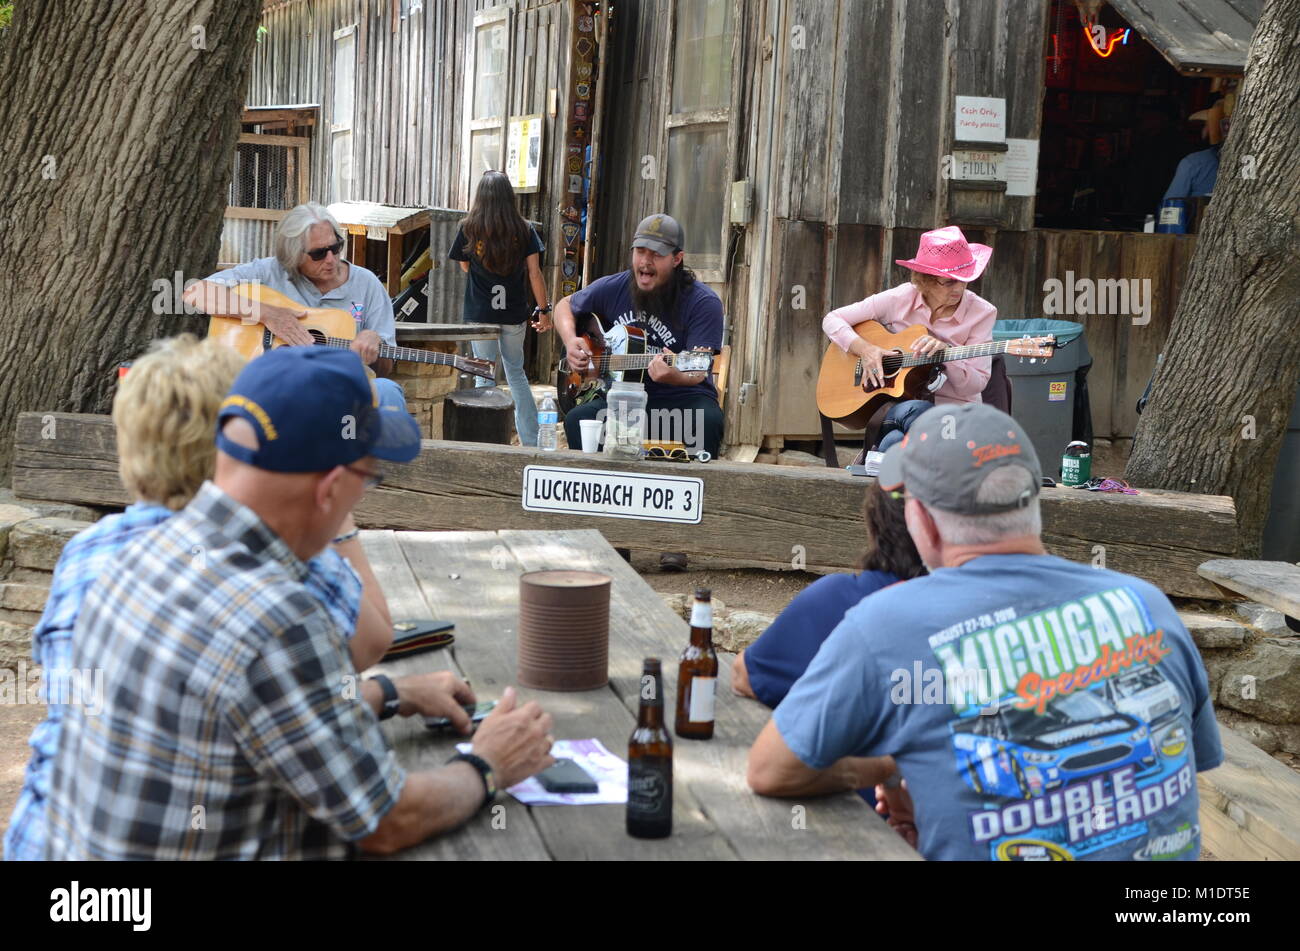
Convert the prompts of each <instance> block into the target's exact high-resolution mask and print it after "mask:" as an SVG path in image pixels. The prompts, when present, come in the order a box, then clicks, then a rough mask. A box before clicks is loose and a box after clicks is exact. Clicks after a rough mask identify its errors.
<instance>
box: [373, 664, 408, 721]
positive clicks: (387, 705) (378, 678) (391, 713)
mask: <svg viewBox="0 0 1300 951" xmlns="http://www.w3.org/2000/svg"><path fill="white" fill-rule="evenodd" d="M370 679H371V680H373V681H374V682H375V683H377V684H379V689H380V690H382V691H383V692H384V702H383V704H382V705H381V706H380V707H379V719H381V720H391V719H392V718H393V717H395V716H397V711H398V710H400V709H401V708H402V701H401V699H400V698H399V697H398V696H397V685H396V684H394V683H393V682H392V681H391V680H389V679H388V678H387V677H385V676H384V675H383V674H375V675H374V676H373V677H371V678H370Z"/></svg>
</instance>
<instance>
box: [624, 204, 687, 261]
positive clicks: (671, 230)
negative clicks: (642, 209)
mask: <svg viewBox="0 0 1300 951" xmlns="http://www.w3.org/2000/svg"><path fill="white" fill-rule="evenodd" d="M685 245H686V235H685V234H683V233H682V226H681V225H679V224H678V223H677V219H676V218H670V217H669V216H668V215H664V214H655V215H651V216H650V217H649V218H643V219H641V223H640V224H639V225H637V226H636V234H635V235H633V236H632V247H634V248H649V249H650V250H651V251H653V252H654V253H655V254H675V253H676V252H678V251H680V250H681V249H682V248H683V247H685Z"/></svg>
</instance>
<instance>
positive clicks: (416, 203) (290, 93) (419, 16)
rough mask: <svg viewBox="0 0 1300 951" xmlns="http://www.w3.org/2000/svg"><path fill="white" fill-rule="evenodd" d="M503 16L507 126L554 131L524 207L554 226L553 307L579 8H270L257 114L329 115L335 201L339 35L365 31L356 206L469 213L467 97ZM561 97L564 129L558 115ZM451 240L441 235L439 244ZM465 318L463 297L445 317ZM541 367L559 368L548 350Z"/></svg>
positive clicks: (435, 3)
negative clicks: (480, 51)
mask: <svg viewBox="0 0 1300 951" xmlns="http://www.w3.org/2000/svg"><path fill="white" fill-rule="evenodd" d="M500 7H508V8H510V10H511V16H510V19H509V40H508V42H509V44H510V46H509V48H510V50H511V54H510V56H509V60H508V69H509V79H508V82H509V86H508V91H507V106H506V117H507V118H508V117H510V116H519V115H530V114H541V115H542V116H543V118H544V122H545V130H544V133H543V142H542V168H541V174H540V183H541V189H540V191H538V192H536V193H533V194H527V195H520V196H519V205H520V211H521V213H522V214H523V215H524V217H526V218H529V219H531V220H534V221H538V222H540V223H541V224H542V226H543V230H544V239H545V241H546V244H547V251H546V254H545V255H544V257H543V274H544V276H545V278H546V283H547V285H548V287H550V288H552V289H553V290H552V297H554V289H555V288H557V287H558V284H559V282H558V275H557V272H558V269H559V262H560V261H561V260H562V254H561V253H560V247H559V242H558V241H557V239H558V235H559V217H558V214H557V209H558V207H559V206H560V204H561V199H562V198H563V196H564V195H565V191H566V186H567V176H566V173H565V169H564V158H565V155H564V141H563V138H564V127H563V121H562V117H563V116H565V115H566V114H567V110H568V106H569V104H568V96H569V90H568V83H567V82H566V77H567V75H568V56H569V44H568V37H569V32H570V29H571V22H572V17H571V15H570V10H571V8H572V4H571V2H570V0H513V2H511V0H504V2H500V0H424V2H423V3H422V4H419V5H418V6H417V5H416V4H413V3H412V2H411V0H398V2H396V3H394V2H390V0H315V2H306V0H291V2H288V3H282V4H278V5H270V6H268V9H267V10H266V12H265V14H264V15H263V19H262V25H263V26H265V27H266V29H267V32H266V33H265V34H264V36H263V39H262V41H261V42H260V43H259V44H258V46H257V49H256V52H255V54H254V60H253V70H252V78H251V80H250V83H249V90H248V97H247V103H248V104H249V105H275V104H289V103H317V104H319V105H320V107H321V113H320V122H319V124H318V126H317V127H316V129H315V130H314V132H313V136H312V146H311V198H312V199H313V200H316V201H321V202H325V203H328V202H329V201H331V200H333V197H334V196H333V194H332V188H333V183H334V181H335V175H336V172H338V171H339V169H337V168H336V158H335V155H334V151H333V147H332V133H331V124H332V122H333V121H334V120H335V116H336V109H335V103H334V79H335V76H334V73H335V52H334V43H335V40H334V34H335V31H337V30H340V29H343V28H346V27H349V26H353V25H355V27H356V64H355V73H354V76H355V80H354V83H355V85H354V107H353V110H354V111H353V121H352V155H353V168H352V175H353V180H352V184H351V194H350V197H351V198H353V199H358V200H365V201H375V202H380V203H384V204H392V205H404V206H409V207H433V208H449V209H462V210H463V209H467V208H468V207H469V203H470V201H471V199H472V189H473V186H474V183H473V182H470V181H468V173H467V171H466V164H467V162H468V156H467V155H466V154H465V147H466V142H465V131H464V118H465V88H466V83H468V82H471V81H472V73H471V69H472V67H473V48H472V42H473V30H474V16H475V14H477V13H481V12H483V11H486V10H489V9H496V8H500ZM551 90H555V106H556V110H557V111H556V116H558V117H560V118H556V117H555V116H552V115H551V114H550V111H549V108H548V107H549V106H550V101H549V100H550V93H551ZM564 203H567V201H565V202H564ZM452 233H453V234H454V231H453V232H452ZM441 237H442V234H441V232H439V234H438V236H437V237H435V242H438V241H439V239H440V238H441ZM445 243H446V245H447V246H446V247H443V246H442V245H441V244H440V243H435V247H434V252H435V256H436V257H438V258H444V257H445V256H446V252H447V250H448V249H449V248H450V243H449V242H445ZM456 277H459V275H456ZM453 298H454V300H453ZM444 303H445V304H447V307H442V306H441V305H442V304H444ZM453 305H454V308H453ZM459 306H460V301H459V294H453V295H451V296H450V297H448V298H447V300H446V301H440V302H439V306H438V310H439V312H441V311H443V310H446V311H447V313H448V314H450V313H451V310H449V309H448V308H452V309H454V310H455V311H456V312H457V313H458V312H459ZM448 319H451V318H450V317H448ZM540 362H541V363H543V364H546V365H549V364H550V363H551V355H550V352H549V350H548V351H547V352H546V353H545V354H543V355H542V359H541V361H540Z"/></svg>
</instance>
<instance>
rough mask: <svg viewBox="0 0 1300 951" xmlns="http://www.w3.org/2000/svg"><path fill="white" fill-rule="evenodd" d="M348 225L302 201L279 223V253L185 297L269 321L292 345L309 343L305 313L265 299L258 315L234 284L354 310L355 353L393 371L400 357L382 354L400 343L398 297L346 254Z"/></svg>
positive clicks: (201, 284) (205, 307)
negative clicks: (245, 307) (246, 307)
mask: <svg viewBox="0 0 1300 951" xmlns="http://www.w3.org/2000/svg"><path fill="white" fill-rule="evenodd" d="M346 244H347V242H346V241H345V239H344V235H343V229H342V228H341V227H340V226H339V223H338V221H337V220H336V219H335V217H334V216H333V215H331V214H330V213H329V211H328V210H327V209H326V208H325V207H324V206H323V205H319V204H317V203H316V202H314V201H312V202H308V203H307V204H305V205H299V206H298V207H296V208H294V209H293V211H291V212H289V213H288V214H287V215H285V216H284V218H283V219H282V220H281V221H280V224H279V226H278V227H277V228H276V229H275V255H274V256H272V257H269V258H257V259H256V260H254V261H249V262H247V263H245V264H237V265H236V266H235V267H232V268H230V269H228V270H225V271H218V272H217V273H216V274H213V275H210V276H209V277H208V278H206V279H205V280H202V281H197V282H195V283H194V284H193V285H191V286H190V287H189V288H188V289H187V290H186V291H185V298H184V299H185V303H187V304H189V305H191V306H192V307H196V308H198V309H199V310H201V311H203V313H205V314H210V315H212V316H214V317H235V318H239V319H242V320H244V321H245V322H246V323H259V322H260V323H262V324H265V325H266V327H267V328H268V329H269V330H270V331H271V333H273V334H275V335H276V336H277V337H279V338H280V339H281V340H283V341H284V342H285V343H288V344H294V345H299V344H309V343H311V342H312V339H311V335H310V334H309V333H307V331H306V330H305V329H303V327H302V326H300V325H299V323H298V318H299V317H301V316H303V313H304V312H303V311H302V310H298V309H292V308H288V307H277V306H275V305H274V304H261V303H259V304H258V305H257V306H256V307H255V308H254V311H253V314H252V315H249V314H248V313H241V312H240V310H239V302H238V301H233V300H231V296H230V294H229V293H228V291H226V288H229V287H233V286H234V285H236V284H244V283H258V284H265V285H266V286H267V287H270V288H272V289H274V290H276V291H279V292H280V293H281V294H283V295H285V296H286V297H289V298H291V299H292V300H295V301H298V302H299V303H301V304H302V305H303V306H304V307H328V308H334V309H337V310H346V311H347V312H348V313H350V314H351V315H352V317H353V319H354V320H356V323H357V335H356V338H355V339H354V340H353V341H352V351H353V352H354V353H356V354H357V355H358V356H359V357H361V362H362V363H364V364H366V366H369V367H371V368H373V369H374V370H375V372H376V373H378V374H379V375H380V376H387V375H388V374H389V373H390V372H391V370H392V364H393V362H392V361H391V360H388V359H381V358H380V357H379V347H380V344H384V343H386V344H388V345H389V346H390V347H391V346H396V344H397V335H396V332H395V329H394V323H393V302H392V301H391V300H389V298H388V293H387V292H386V291H385V290H384V285H383V284H382V283H380V281H379V278H377V277H375V275H374V274H373V273H372V272H371V271H368V270H366V269H365V268H363V267H361V266H360V265H358V264H352V263H351V262H349V261H345V260H344V259H343V249H344V247H345V246H346Z"/></svg>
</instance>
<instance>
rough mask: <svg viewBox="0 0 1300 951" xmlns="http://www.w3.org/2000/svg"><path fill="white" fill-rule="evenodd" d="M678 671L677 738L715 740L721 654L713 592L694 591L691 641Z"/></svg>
mask: <svg viewBox="0 0 1300 951" xmlns="http://www.w3.org/2000/svg"><path fill="white" fill-rule="evenodd" d="M681 661H682V662H681V666H680V667H678V668H677V721H676V723H675V725H674V729H675V731H676V733H677V735H678V736H681V737H685V738H686V739H688V740H709V739H712V738H713V700H714V688H715V687H716V686H717V685H718V652H717V651H715V650H714V649H713V593H712V592H711V591H709V589H708V588H698V589H696V591H695V606H694V607H693V608H691V642H690V643H689V644H687V645H686V649H685V650H684V651H682V658H681Z"/></svg>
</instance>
